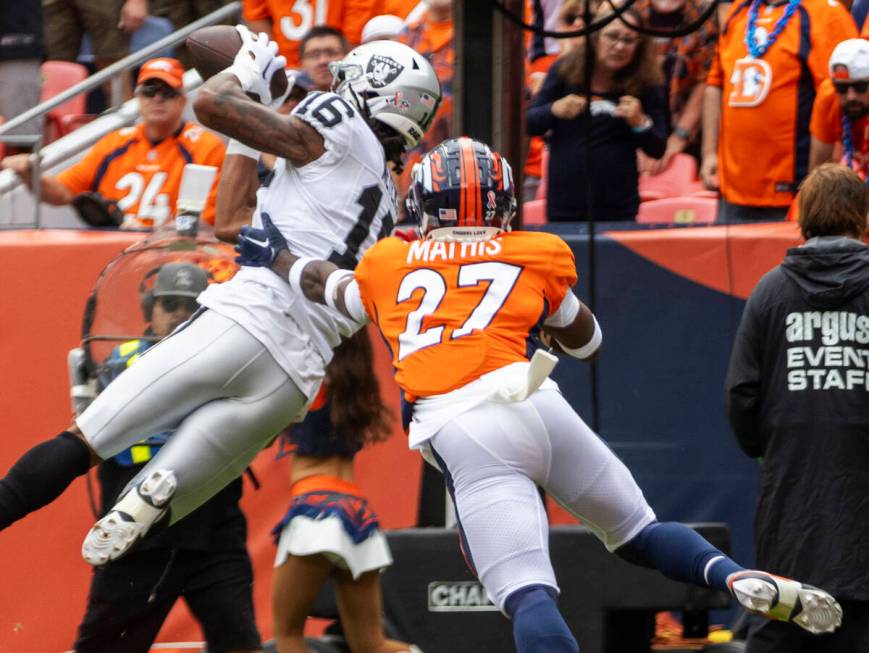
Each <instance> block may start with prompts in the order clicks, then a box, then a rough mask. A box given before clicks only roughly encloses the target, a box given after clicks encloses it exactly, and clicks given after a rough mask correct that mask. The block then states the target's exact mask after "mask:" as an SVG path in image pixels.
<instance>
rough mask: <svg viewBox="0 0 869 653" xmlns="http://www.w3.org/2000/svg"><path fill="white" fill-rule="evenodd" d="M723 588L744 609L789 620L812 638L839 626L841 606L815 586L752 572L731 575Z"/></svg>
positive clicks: (760, 572) (763, 572) (764, 573)
mask: <svg viewBox="0 0 869 653" xmlns="http://www.w3.org/2000/svg"><path fill="white" fill-rule="evenodd" d="M727 585H728V587H729V588H730V591H731V593H732V594H733V596H734V598H736V600H737V601H738V602H739V604H740V605H741V606H742V607H743V608H745V609H746V610H748V611H750V612H756V613H758V614H761V615H763V616H765V617H768V618H770V619H776V620H778V621H790V622H791V623H795V624H796V625H797V626H799V627H800V628H803V629H804V630H807V631H809V632H810V633H813V634H815V635H818V634H821V633H832V632H833V631H834V630H836V629H837V628H838V627H839V626H841V625H842V606H840V605H839V603H838V602H837V601H836V599H834V598H833V597H832V596H831V595H830V594H828V593H827V592H825V591H824V590H821V589H818V588H817V587H812V586H811V585H804V584H802V583H800V582H798V581H795V580H791V579H789V578H782V577H781V576H773V575H772V574H768V573H766V572H765V571H754V570H748V571H742V572H738V573H735V574H731V575H730V577H729V578H728V579H727Z"/></svg>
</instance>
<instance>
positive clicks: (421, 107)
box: [329, 41, 441, 150]
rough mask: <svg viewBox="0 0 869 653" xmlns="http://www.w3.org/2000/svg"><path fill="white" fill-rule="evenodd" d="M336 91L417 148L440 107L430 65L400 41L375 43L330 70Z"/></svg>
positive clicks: (407, 144) (439, 98) (438, 93)
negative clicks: (364, 108)
mask: <svg viewBox="0 0 869 653" xmlns="http://www.w3.org/2000/svg"><path fill="white" fill-rule="evenodd" d="M329 69H330V70H331V71H332V90H333V91H334V92H335V93H337V94H338V95H341V96H342V97H343V98H344V99H346V100H348V101H350V102H352V103H354V104H355V105H356V106H358V107H359V108H360V109H362V105H363V103H364V105H365V106H366V107H367V109H368V113H369V115H370V116H371V117H372V118H374V119H375V120H379V121H380V122H382V123H384V124H385V125H388V126H390V127H392V128H393V129H394V130H395V131H397V132H398V133H399V134H401V135H402V136H403V137H404V142H405V149H406V150H409V149H412V148H413V147H416V145H418V144H419V141H420V139H421V138H422V135H423V134H424V133H425V130H426V129H428V126H429V125H430V124H431V121H432V118H434V115H435V112H436V111H437V108H438V105H439V104H440V101H441V85H440V82H438V78H437V75H435V71H434V68H432V66H431V64H430V63H429V62H428V60H427V59H426V58H425V57H423V56H422V55H420V54H418V53H417V52H416V50H414V49H413V48H411V47H408V46H406V45H404V44H403V43H398V42H397V41H371V42H370V43H365V44H363V45H360V46H359V47H358V48H354V49H353V50H351V51H350V52H348V53H347V56H345V57H344V58H343V59H342V60H341V61H335V62H332V63H331V64H329Z"/></svg>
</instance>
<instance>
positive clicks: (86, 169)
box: [57, 134, 114, 195]
mask: <svg viewBox="0 0 869 653" xmlns="http://www.w3.org/2000/svg"><path fill="white" fill-rule="evenodd" d="M113 136H114V134H108V135H106V136H105V137H103V138H102V139H100V140H99V141H97V142H96V143H95V144H94V146H93V147H92V148H91V149H90V151H88V153H87V154H85V156H84V158H83V159H82V160H81V161H79V162H78V163H75V164H73V165H71V166H70V167H69V168H67V169H66V170H64V171H63V172H61V173H60V174H59V175H57V180H58V181H59V182H60V183H62V184H63V185H64V186H66V187H67V189H68V190H69V192H71V193H72V194H73V195H78V194H79V193H83V192H85V191H86V190H92V189H93V183H94V179H96V174H97V170H98V169H99V167H100V164H101V163H102V162H103V159H105V157H106V154H107V153H108V152H109V151H111V149H112V146H111V144H112V142H113Z"/></svg>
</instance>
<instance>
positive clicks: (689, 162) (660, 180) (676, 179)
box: [639, 154, 702, 202]
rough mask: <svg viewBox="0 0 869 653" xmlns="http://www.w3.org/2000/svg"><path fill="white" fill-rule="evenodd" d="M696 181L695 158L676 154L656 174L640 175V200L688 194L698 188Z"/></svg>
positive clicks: (645, 200)
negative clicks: (668, 163)
mask: <svg viewBox="0 0 869 653" xmlns="http://www.w3.org/2000/svg"><path fill="white" fill-rule="evenodd" d="M697 183H698V182H697V160H696V159H695V158H694V157H693V156H691V155H690V154H677V155H675V156H674V157H673V158H672V159H670V165H668V166H667V167H666V168H665V169H664V170H663V171H661V172H660V173H658V174H657V175H641V176H640V186H639V190H640V201H642V202H648V201H651V200H659V199H663V198H665V197H680V196H683V195H690V194H691V193H692V192H694V191H695V190H699V188H697ZM701 188H702V185H701Z"/></svg>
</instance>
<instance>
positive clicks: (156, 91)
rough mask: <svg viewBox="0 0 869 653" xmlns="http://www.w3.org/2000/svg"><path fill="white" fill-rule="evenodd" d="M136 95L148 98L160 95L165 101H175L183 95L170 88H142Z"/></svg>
mask: <svg viewBox="0 0 869 653" xmlns="http://www.w3.org/2000/svg"><path fill="white" fill-rule="evenodd" d="M136 95H141V96H142V97H146V98H149V99H150V98H155V97H157V96H158V95H159V96H160V97H161V98H163V99H164V100H174V99H175V98H177V97H178V96H179V95H181V93H179V92H178V91H176V90H175V89H174V88H169V87H168V86H156V85H152V86H140V87H139V88H137V89H136Z"/></svg>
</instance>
